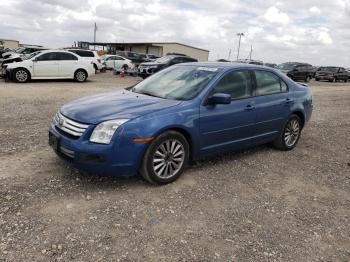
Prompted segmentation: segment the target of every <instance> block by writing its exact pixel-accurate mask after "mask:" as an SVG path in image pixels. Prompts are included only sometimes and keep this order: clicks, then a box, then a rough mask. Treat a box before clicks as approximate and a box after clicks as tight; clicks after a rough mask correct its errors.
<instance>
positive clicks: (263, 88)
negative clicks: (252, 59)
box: [255, 71, 288, 96]
mask: <svg viewBox="0 0 350 262" xmlns="http://www.w3.org/2000/svg"><path fill="white" fill-rule="evenodd" d="M255 77H256V85H257V86H256V94H257V95H259V96H263V95H270V94H276V93H280V92H286V91H287V90H288V86H287V84H286V83H284V82H283V81H282V80H281V79H280V78H279V77H278V76H276V75H275V74H273V73H270V72H266V71H255Z"/></svg>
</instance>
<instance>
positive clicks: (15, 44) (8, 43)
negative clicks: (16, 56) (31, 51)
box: [0, 39, 19, 49]
mask: <svg viewBox="0 0 350 262" xmlns="http://www.w3.org/2000/svg"><path fill="white" fill-rule="evenodd" d="M0 43H3V44H2V45H1V44H0V46H4V47H5V48H11V49H15V48H18V47H19V42H18V41H16V40H7V39H0Z"/></svg>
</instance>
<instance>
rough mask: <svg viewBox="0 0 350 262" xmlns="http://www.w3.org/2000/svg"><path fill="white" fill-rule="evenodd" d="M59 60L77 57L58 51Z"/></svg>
mask: <svg viewBox="0 0 350 262" xmlns="http://www.w3.org/2000/svg"><path fill="white" fill-rule="evenodd" d="M59 58H60V60H78V58H77V57H76V56H74V55H72V54H69V53H59Z"/></svg>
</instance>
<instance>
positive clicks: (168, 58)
mask: <svg viewBox="0 0 350 262" xmlns="http://www.w3.org/2000/svg"><path fill="white" fill-rule="evenodd" d="M172 58H173V57H172V56H163V57H161V58H158V59H157V60H156V62H157V63H164V64H166V63H168V62H169V61H170V60H171V59H172Z"/></svg>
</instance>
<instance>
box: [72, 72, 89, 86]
mask: <svg viewBox="0 0 350 262" xmlns="http://www.w3.org/2000/svg"><path fill="white" fill-rule="evenodd" d="M86 79H87V73H86V71H85V70H83V69H78V70H77V71H76V72H75V73H74V80H75V81H77V82H79V83H82V82H85V81H86Z"/></svg>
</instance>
